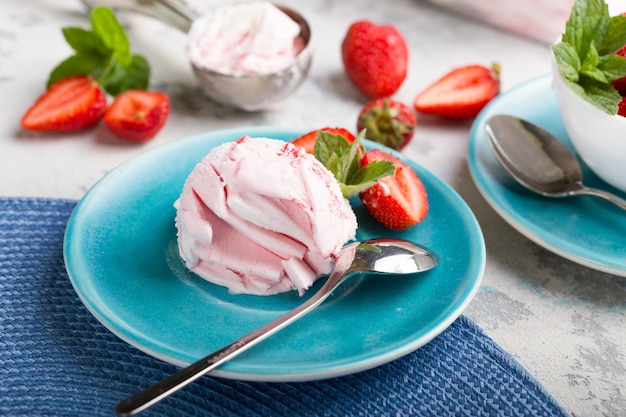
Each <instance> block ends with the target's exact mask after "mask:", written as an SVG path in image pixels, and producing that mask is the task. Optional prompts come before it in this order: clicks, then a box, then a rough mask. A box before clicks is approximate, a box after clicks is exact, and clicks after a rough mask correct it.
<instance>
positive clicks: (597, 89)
mask: <svg viewBox="0 0 626 417" xmlns="http://www.w3.org/2000/svg"><path fill="white" fill-rule="evenodd" d="M624 45H626V16H622V15H617V16H610V14H609V10H608V6H607V4H606V3H605V2H604V0H576V1H575V3H574V6H573V7H572V12H571V14H570V17H569V20H568V21H567V24H566V26H565V32H564V33H563V36H562V38H561V42H559V43H557V44H555V45H553V46H552V51H553V53H554V57H555V59H556V62H557V65H558V67H559V70H560V72H561V74H562V75H563V77H564V78H565V80H566V81H567V83H568V84H569V85H570V87H571V88H572V89H573V90H574V91H575V92H576V93H577V94H578V95H580V96H581V97H583V98H584V99H585V100H587V101H589V102H591V103H592V104H594V105H595V106H596V107H598V108H600V109H602V110H603V111H605V112H606V113H609V114H616V113H617V109H618V103H619V102H620V100H621V96H620V95H619V93H618V92H617V91H616V90H615V88H613V86H612V85H611V83H612V81H615V80H617V79H619V78H622V77H624V76H626V58H623V57H621V56H619V55H616V54H615V52H616V51H617V50H619V49H620V48H621V47H623V46H624Z"/></svg>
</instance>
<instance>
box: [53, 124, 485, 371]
mask: <svg viewBox="0 0 626 417" xmlns="http://www.w3.org/2000/svg"><path fill="white" fill-rule="evenodd" d="M302 133H303V132H301V131H298V130H288V129H282V128H272V127H246V128H237V129H231V130H224V131H217V132H209V133H205V134H201V135H198V136H194V137H191V138H188V139H182V140H179V141H176V142H173V143H171V144H168V145H164V146H162V147H160V148H156V149H154V150H151V151H148V152H146V153H144V154H142V155H140V156H138V157H135V158H133V159H131V160H129V161H128V162H126V163H124V164H122V165H121V166H119V167H118V168H117V169H115V170H113V171H112V172H110V173H109V174H107V175H106V176H105V177H104V178H103V179H102V180H100V181H99V182H98V183H97V184H96V185H95V186H94V187H93V188H92V189H91V190H90V191H89V192H87V194H86V195H85V196H84V198H83V199H82V200H81V201H80V202H79V203H78V205H77V206H76V209H75V211H74V212H73V214H72V216H71V218H70V221H69V223H68V227H67V231H66V236H65V248H64V252H65V263H66V266H67V271H68V273H69V277H70V280H71V282H72V285H73V286H74V288H75V290H76V292H77V293H78V295H79V297H80V298H81V300H82V302H83V303H84V304H85V305H86V306H87V308H88V309H89V310H90V311H91V313H92V314H93V315H94V316H95V317H96V318H97V319H98V320H99V321H100V322H102V323H103V324H104V325H105V326H106V327H107V328H108V329H110V330H111V331H112V332H113V333H115V334H116V335H117V336H119V337H120V338H121V339H123V340H125V341H126V342H128V343H130V344H131V345H133V346H135V347H137V348H139V349H140V350H142V351H144V352H146V353H148V354H149V355H152V356H154V357H156V358H159V359H162V360H164V361H167V362H170V363H173V364H176V365H186V364H189V363H191V362H194V361H196V360H198V359H200V358H202V357H204V356H205V355H206V354H208V353H210V352H212V351H214V350H216V349H218V348H220V347H222V346H224V345H226V344H228V343H230V342H232V341H234V340H235V339H238V338H239V337H240V336H242V335H244V334H246V333H248V332H250V331H252V330H253V329H255V328H257V327H259V326H261V325H263V324H265V323H266V322H269V321H270V320H272V319H274V318H276V317H278V316H279V315H281V314H283V313H285V312H286V311H288V310H290V309H292V308H294V307H295V306H297V305H298V304H299V303H301V302H302V301H303V300H304V299H305V297H307V296H308V295H306V294H305V295H304V296H303V297H302V298H301V297H299V296H298V294H297V293H296V292H291V293H286V294H280V295H275V296H268V297H262V296H251V295H233V294H229V293H228V291H227V290H225V289H224V288H222V287H219V286H216V285H214V284H211V283H209V282H207V281H205V280H203V279H201V278H199V277H197V276H196V275H194V274H192V273H189V272H188V271H187V270H186V269H185V267H184V266H183V264H182V262H181V261H180V259H179V257H178V251H177V243H176V229H175V227H174V216H175V209H174V207H173V203H174V201H175V200H176V199H177V198H178V196H179V194H180V192H181V190H182V186H183V183H184V181H185V178H186V177H187V176H188V174H189V173H190V172H191V170H192V169H193V167H194V166H195V164H196V163H197V162H198V161H200V159H201V158H202V157H203V156H204V155H205V154H206V153H207V152H209V151H210V150H211V149H212V148H214V147H215V146H217V145H219V144H221V143H223V142H226V141H231V140H235V139H238V138H239V137H241V136H243V135H246V134H247V135H249V136H256V137H261V136H265V137H273V138H277V139H283V140H291V139H293V138H295V137H297V136H299V135H300V134H302ZM367 145H368V146H370V147H373V146H375V145H374V144H372V143H368V144H367ZM407 162H408V163H409V164H410V165H411V167H412V168H413V169H415V170H416V171H417V172H418V174H419V175H420V176H421V178H422V179H423V181H424V183H425V186H426V189H427V192H428V195H429V204H430V212H429V214H428V215H427V217H426V220H424V221H423V222H422V223H420V224H419V225H417V226H415V227H413V228H412V229H410V230H408V231H404V232H395V233H394V232H391V231H388V230H386V229H384V228H383V227H382V226H379V225H377V224H376V223H375V222H374V221H373V220H372V219H371V218H370V217H369V215H368V214H367V213H366V212H365V211H364V209H363V207H362V206H361V205H360V203H359V202H358V199H357V200H355V201H354V209H355V212H356V213H357V218H358V221H359V224H360V226H359V230H358V238H359V239H365V238H370V237H375V236H396V237H401V238H405V239H410V240H412V241H415V242H417V243H419V244H422V245H424V246H426V247H428V248H430V249H431V250H433V251H434V252H436V253H437V254H438V255H439V256H440V258H441V263H440V265H438V266H437V268H435V269H434V270H431V271H429V272H426V273H422V274H416V275H415V276H409V277H403V278H398V277H380V276H379V277H366V276H363V277H358V278H356V279H353V280H352V281H348V282H347V283H345V284H344V286H342V287H341V288H340V289H339V290H337V291H336V292H335V294H333V295H332V296H331V298H330V299H329V300H328V301H327V302H325V303H324V304H323V305H322V306H320V307H318V308H317V309H316V310H315V311H313V312H312V313H311V314H309V315H308V316H306V317H304V318H302V319H301V320H299V321H298V322H296V323H294V324H293V325H291V326H290V327H288V328H286V329H285V330H282V331H281V332H279V333H278V334H276V335H274V336H272V337H271V338H269V339H268V340H266V341H264V342H261V343H260V344H259V345H257V346H255V347H253V348H251V349H250V350H249V351H247V352H244V353H243V354H241V355H240V356H238V357H237V358H236V359H234V360H232V361H231V362H228V363H226V364H224V365H223V366H222V367H221V368H220V369H219V370H216V371H215V372H214V374H215V375H218V376H222V377H226V378H232V379H241V380H257V381H306V380H315V379H322V378H329V377H334V376H340V375H346V374H350V373H354V372H358V371H361V370H365V369H368V368H372V367H375V366H378V365H381V364H383V363H386V362H388V361H391V360H393V359H396V358H398V357H400V356H403V355H405V354H407V353H410V352H411V351H413V350H415V349H417V348H419V347H420V346H423V345H424V344H426V343H427V342H428V341H430V340H431V339H432V338H434V337H435V336H437V335H438V334H439V333H441V332H442V331H443V330H445V329H446V328H447V327H448V326H449V325H450V324H451V323H452V322H453V321H454V320H455V319H456V318H457V317H458V316H459V315H460V314H461V312H462V311H463V309H464V308H465V307H466V306H467V304H468V303H469V302H470V300H471V299H472V297H473V296H474V294H475V293H476V291H477V289H478V287H479V285H480V281H481V278H482V274H483V270H484V264H485V247H484V240H483V236H482V233H481V230H480V228H479V225H478V223H477V221H476V219H475V217H474V215H473V214H472V212H471V211H470V209H469V208H468V207H467V205H466V204H465V202H464V201H463V200H462V199H461V198H460V197H459V196H458V195H457V194H456V192H454V191H453V190H452V189H451V188H450V187H449V186H448V185H446V184H445V183H444V182H443V181H441V180H440V179H438V178H437V177H435V176H434V175H433V174H431V173H430V172H428V171H426V170H425V169H424V168H422V167H420V166H418V165H416V164H415V163H412V162H410V161H407ZM320 281H323V280H318V283H317V284H316V285H315V286H314V287H313V288H312V289H311V290H309V293H308V294H310V293H312V292H313V291H315V290H316V289H318V288H319V287H320V285H321V282H320Z"/></svg>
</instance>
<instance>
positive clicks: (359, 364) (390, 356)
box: [64, 126, 486, 382]
mask: <svg viewBox="0 0 626 417" xmlns="http://www.w3.org/2000/svg"><path fill="white" fill-rule="evenodd" d="M277 131H279V132H281V133H282V134H289V135H293V137H296V136H298V135H300V134H302V133H304V132H303V131H302V129H297V128H285V127H273V126H248V127H245V128H242V127H236V128H229V129H221V130H216V131H209V132H203V133H199V134H196V135H193V136H190V137H187V138H183V139H179V140H178V141H175V142H171V143H168V144H165V145H160V146H158V147H155V148H153V149H150V150H147V151H145V152H142V153H140V154H138V155H136V156H134V157H132V158H130V159H129V160H127V161H125V162H124V163H122V164H120V165H119V166H118V167H117V168H115V169H113V170H111V171H110V172H109V173H107V174H105V175H104V176H103V178H101V179H100V180H99V181H98V182H97V183H96V184H95V185H94V186H93V187H92V188H91V189H90V190H88V191H87V193H86V194H85V195H84V197H83V198H82V199H81V200H80V201H79V202H78V203H77V205H76V208H75V209H74V211H73V213H72V215H71V216H70V219H69V221H68V226H67V229H66V233H65V237H64V259H65V263H66V269H67V272H68V276H69V279H70V281H71V283H72V286H73V287H74V289H75V291H76V293H77V294H78V296H79V298H80V299H81V301H82V303H83V304H84V305H85V306H86V307H87V309H88V310H89V311H90V312H91V314H92V315H93V316H94V317H95V318H96V319H97V320H98V321H100V322H101V323H102V324H103V325H104V326H105V327H106V328H108V329H109V330H110V331H111V332H112V333H114V334H115V335H116V336H118V337H120V339H122V340H124V341H126V342H127V343H129V344H131V345H133V346H135V347H136V348H138V349H140V350H142V351H143V352H145V353H147V354H149V355H151V356H153V357H156V358H158V359H161V360H164V361H166V362H169V363H172V364H175V365H178V366H185V365H188V364H189V362H187V361H179V360H177V359H176V358H173V357H172V356H171V355H169V354H167V352H166V353H164V352H161V351H158V350H152V349H151V348H150V347H149V346H146V345H145V344H142V343H141V342H138V341H137V340H136V339H135V338H134V337H132V336H129V332H131V333H132V329H128V328H125V327H124V325H123V324H120V323H115V322H112V321H111V320H110V318H109V317H107V315H106V313H103V311H102V310H101V309H100V308H99V306H96V305H94V302H93V300H90V299H89V297H88V296H86V295H85V293H84V292H83V291H81V278H80V277H77V276H76V275H75V274H74V273H73V271H72V270H73V268H72V260H71V259H70V257H69V256H68V253H69V250H70V246H71V245H72V244H73V243H72V239H73V235H74V233H75V230H76V229H77V227H76V224H77V221H78V220H77V219H79V218H80V216H81V213H82V209H83V206H84V205H85V204H86V202H87V201H89V200H90V199H91V198H92V196H93V195H94V194H96V193H97V192H98V189H99V187H100V186H101V184H103V183H106V182H107V181H113V180H114V179H115V177H116V176H117V175H123V171H124V169H125V167H127V166H131V165H134V164H137V163H141V162H143V160H144V158H148V157H147V156H146V154H150V156H154V155H156V154H157V153H162V154H165V153H167V152H169V151H170V150H173V149H176V148H178V147H180V146H191V145H189V144H190V143H196V142H201V141H205V140H210V138H212V137H215V136H218V135H232V136H233V137H235V136H236V137H240V136H242V135H243V134H249V133H250V132H254V135H255V136H268V137H272V136H273V134H275V133H276V132H277ZM365 145H366V146H367V147H370V148H371V147H381V146H379V145H378V144H375V143H372V142H369V141H365ZM384 149H385V150H387V151H389V152H392V153H394V154H396V155H397V156H399V157H400V158H401V159H403V160H405V162H408V163H409V164H410V165H411V166H412V168H414V167H415V166H417V167H419V169H420V170H422V171H423V172H424V173H426V174H427V175H428V180H429V181H432V182H433V184H434V185H436V186H437V187H441V188H442V189H444V190H445V191H446V193H448V194H450V195H451V196H452V197H454V198H455V199H456V201H455V203H456V204H458V207H457V208H456V209H457V210H458V211H459V212H460V213H461V215H462V217H463V220H464V221H465V222H467V223H466V224H467V226H468V227H469V228H470V229H471V230H472V233H473V235H472V236H471V238H472V241H471V242H470V244H471V245H472V246H473V248H474V250H475V251H476V253H478V254H479V256H478V258H475V259H473V260H472V263H473V265H468V269H472V270H473V271H475V274H474V276H473V277H472V278H471V280H470V281H471V282H469V284H470V285H469V287H468V288H467V289H466V290H465V293H464V294H463V297H462V298H461V300H460V302H459V303H457V304H456V305H454V306H453V307H454V308H453V310H451V312H450V313H449V314H448V315H447V316H446V318H445V320H442V321H440V322H439V323H437V324H436V325H434V326H433V327H432V328H431V329H430V330H429V331H428V332H426V333H425V334H423V335H422V336H421V337H419V338H417V339H415V340H411V341H408V342H405V343H402V344H401V345H400V346H397V347H395V348H394V349H392V350H389V351H387V352H386V353H384V354H378V355H376V356H374V357H369V355H364V356H366V357H363V358H360V359H359V360H357V361H352V362H350V363H347V364H341V365H340V366H335V367H333V368H331V369H323V368H321V369H319V370H318V371H316V372H312V371H307V372H304V373H297V372H296V373H289V374H271V373H270V374H267V373H263V372H256V371H252V372H240V371H236V372H231V371H225V370H221V369H217V370H215V371H213V372H212V374H214V375H216V376H219V377H224V378H228V379H237V380H248V381H266V382H299V381H311V380H316V379H325V378H331V377H337V376H343V375H348V374H351V373H355V372H359V371H363V370H366V369H370V368H373V367H376V366H379V365H382V364H384V363H387V362H389V361H392V360H394V359H397V358H399V357H401V356H404V355H406V354H408V353H410V352H412V351H414V350H416V349H418V348H419V347H421V346H423V345H425V344H426V343H428V342H429V341H431V340H432V339H433V338H435V337H436V336H437V335H439V334H440V333H441V332H443V331H444V330H445V329H446V328H447V327H449V326H450V325H451V324H452V323H453V322H454V321H455V320H456V319H457V318H458V317H459V316H460V315H461V314H462V312H463V310H464V309H465V308H466V307H467V305H468V304H469V303H470V302H471V300H472V299H473V298H474V296H475V294H476V293H477V292H478V289H479V287H480V284H481V281H482V277H483V275H484V270H485V264H486V248H485V242H484V238H483V235H482V231H481V229H480V225H479V223H478V221H477V220H476V218H475V217H474V215H473V212H472V211H471V209H470V207H469V206H468V205H467V204H466V202H465V201H464V200H463V199H462V198H461V197H460V196H459V195H458V194H457V193H456V191H454V190H453V189H452V188H451V187H450V186H449V185H448V184H446V183H445V182H444V181H443V180H441V179H440V178H438V177H437V176H435V175H434V174H432V173H431V172H429V171H427V170H426V169H425V168H423V167H421V166H419V165H418V164H416V163H415V162H414V161H411V160H408V159H407V158H406V157H405V156H404V155H402V154H400V153H398V152H395V151H393V150H390V149H388V148H384ZM199 159H200V157H199V158H198V160H199ZM468 250H469V249H468Z"/></svg>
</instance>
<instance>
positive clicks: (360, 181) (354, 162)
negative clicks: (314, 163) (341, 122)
mask: <svg viewBox="0 0 626 417" xmlns="http://www.w3.org/2000/svg"><path fill="white" fill-rule="evenodd" d="M364 136H365V129H364V130H363V131H361V132H360V133H359V134H358V135H357V137H356V139H355V140H354V142H353V143H352V144H350V142H348V140H347V139H346V138H344V137H343V136H341V135H333V134H332V133H328V132H321V131H320V132H318V133H317V137H316V140H315V148H314V153H313V155H314V156H315V158H316V159H317V160H318V161H320V162H321V163H322V164H323V165H324V166H325V167H326V168H327V169H328V170H329V171H330V172H332V173H333V175H334V176H335V179H336V180H337V182H339V186H340V188H341V192H342V194H343V196H344V197H345V198H350V197H352V196H353V195H356V194H358V193H359V192H361V191H363V190H365V189H366V188H369V187H371V186H372V185H374V184H375V183H376V182H378V180H380V179H381V178H384V177H387V176H389V175H393V174H394V172H395V166H394V164H393V163H391V162H389V161H374V162H371V163H369V164H367V165H365V166H363V167H360V166H359V154H358V153H359V147H360V143H361V140H363V137H364Z"/></svg>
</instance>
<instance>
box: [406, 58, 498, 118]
mask: <svg viewBox="0 0 626 417" xmlns="http://www.w3.org/2000/svg"><path fill="white" fill-rule="evenodd" d="M499 92H500V67H499V65H497V64H494V65H493V66H492V67H491V68H487V67H484V66H482V65H467V66H464V67H460V68H456V69H454V70H452V71H451V72H449V73H448V74H446V75H444V76H443V77H442V78H440V79H439V80H437V81H436V82H435V83H433V84H432V85H430V86H429V87H428V88H426V89H425V90H424V91H423V92H421V93H420V94H418V95H417V97H416V98H415V101H414V103H413V105H414V107H415V110H417V111H418V112H420V113H429V114H435V115H438V116H443V117H451V118H472V117H476V115H477V114H478V113H479V112H480V111H481V110H482V109H483V107H485V105H487V103H489V101H490V100H491V99H493V98H494V97H495V96H496V95H498V93H499Z"/></svg>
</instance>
